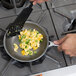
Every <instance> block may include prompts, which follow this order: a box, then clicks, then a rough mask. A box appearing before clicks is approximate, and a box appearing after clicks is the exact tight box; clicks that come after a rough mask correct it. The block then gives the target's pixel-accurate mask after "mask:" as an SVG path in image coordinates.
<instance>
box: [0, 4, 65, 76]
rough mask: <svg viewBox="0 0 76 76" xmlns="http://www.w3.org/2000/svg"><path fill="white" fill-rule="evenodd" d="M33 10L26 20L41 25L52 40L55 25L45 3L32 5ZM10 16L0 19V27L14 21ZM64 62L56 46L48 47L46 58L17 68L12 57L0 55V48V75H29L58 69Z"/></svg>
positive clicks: (53, 38)
mask: <svg viewBox="0 0 76 76" xmlns="http://www.w3.org/2000/svg"><path fill="white" fill-rule="evenodd" d="M33 8H34V11H33V12H32V13H31V15H30V16H29V18H28V21H33V22H36V23H38V24H39V25H40V26H42V27H43V28H44V29H45V30H46V31H47V34H48V36H49V39H50V40H51V41H54V40H56V39H57V38H58V36H57V33H56V30H55V27H54V25H53V22H52V18H51V16H50V14H49V11H48V10H47V8H46V5H45V3H43V4H42V5H41V6H40V7H39V6H38V7H37V6H36V7H33ZM37 9H39V10H38V11H37V12H36V10H37ZM10 18H11V17H9V18H6V19H1V20H0V22H1V23H0V28H4V29H5V27H7V26H8V23H11V22H13V21H14V19H15V18H16V17H12V20H10ZM65 66H66V62H65V60H64V57H63V54H62V53H60V52H58V50H57V47H51V48H49V49H48V51H47V54H46V58H45V59H44V60H43V62H42V63H41V64H37V65H32V63H30V66H25V67H23V68H18V67H16V66H15V65H13V63H12V59H10V60H8V61H6V60H5V59H3V58H2V56H1V49H0V76H29V75H32V74H36V73H40V72H44V71H49V70H53V69H58V68H61V67H65Z"/></svg>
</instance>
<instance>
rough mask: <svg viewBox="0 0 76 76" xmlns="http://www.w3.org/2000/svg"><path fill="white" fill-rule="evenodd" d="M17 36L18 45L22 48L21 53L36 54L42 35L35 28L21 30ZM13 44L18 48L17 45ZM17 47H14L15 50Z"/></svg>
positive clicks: (25, 54)
mask: <svg viewBox="0 0 76 76" xmlns="http://www.w3.org/2000/svg"><path fill="white" fill-rule="evenodd" d="M18 38H19V42H20V44H19V47H20V48H21V49H22V51H21V54H22V55H23V56H28V55H33V54H37V49H38V48H39V47H40V42H42V41H43V35H42V34H41V33H39V31H37V30H35V29H33V30H31V29H29V30H27V29H25V30H23V31H21V32H20V35H19V36H18ZM15 46H16V48H17V49H18V47H17V45H15ZM14 49H15V48H14ZM17 49H15V51H17Z"/></svg>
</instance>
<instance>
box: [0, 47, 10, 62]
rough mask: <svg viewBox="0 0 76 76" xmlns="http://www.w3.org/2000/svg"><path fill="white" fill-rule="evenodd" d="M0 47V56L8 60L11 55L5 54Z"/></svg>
mask: <svg viewBox="0 0 76 76" xmlns="http://www.w3.org/2000/svg"><path fill="white" fill-rule="evenodd" d="M0 49H1V56H2V58H3V59H5V60H7V61H9V60H10V59H11V57H10V56H9V55H7V53H6V51H5V49H4V48H3V47H2V48H0Z"/></svg>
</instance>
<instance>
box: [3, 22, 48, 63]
mask: <svg viewBox="0 0 76 76" xmlns="http://www.w3.org/2000/svg"><path fill="white" fill-rule="evenodd" d="M25 23H32V24H35V25H36V26H38V27H39V28H41V29H42V30H43V31H44V33H45V35H46V38H47V46H46V48H45V50H44V52H43V53H42V54H41V55H40V56H39V57H37V58H35V59H32V60H20V59H17V58H15V57H13V56H12V55H11V54H10V53H9V52H8V50H7V48H6V45H5V39H6V34H7V32H8V30H7V31H6V33H5V35H4V39H3V45H4V48H5V51H6V52H7V54H8V55H9V56H10V57H11V58H13V59H14V60H17V61H19V62H33V61H36V60H38V59H40V58H41V57H42V56H44V55H45V53H46V51H47V48H48V45H49V38H48V35H47V33H46V31H45V30H44V28H43V27H42V26H40V25H39V24H37V23H35V22H32V21H26V22H25ZM24 25H25V24H24Z"/></svg>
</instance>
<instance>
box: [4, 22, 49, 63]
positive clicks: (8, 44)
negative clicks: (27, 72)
mask: <svg viewBox="0 0 76 76" xmlns="http://www.w3.org/2000/svg"><path fill="white" fill-rule="evenodd" d="M23 29H36V30H38V31H39V32H40V33H41V34H43V41H42V42H41V43H40V47H39V48H38V49H37V51H38V52H37V54H34V55H32V56H22V55H21V49H20V48H19V49H18V52H14V46H13V44H14V43H16V44H18V45H19V41H18V36H13V37H10V38H6V36H5V38H4V47H5V49H6V52H7V53H8V54H9V55H10V56H11V57H12V58H14V59H16V60H18V61H21V62H30V61H34V60H36V59H38V58H40V57H41V56H42V55H44V53H45V52H46V48H47V44H48V40H47V35H46V32H45V31H44V30H43V29H42V28H41V27H39V26H38V25H37V24H34V23H25V24H24V27H23ZM23 29H22V30H23Z"/></svg>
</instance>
